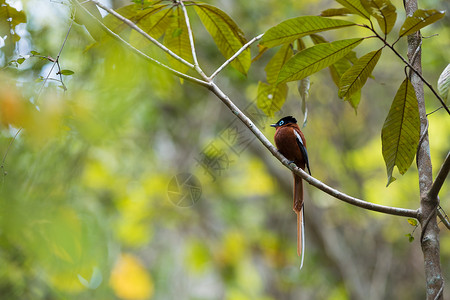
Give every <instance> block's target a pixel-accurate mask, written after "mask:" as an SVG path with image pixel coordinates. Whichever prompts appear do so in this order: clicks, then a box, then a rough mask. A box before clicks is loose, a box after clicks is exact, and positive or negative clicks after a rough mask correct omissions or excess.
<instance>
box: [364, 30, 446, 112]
mask: <svg viewBox="0 0 450 300" xmlns="http://www.w3.org/2000/svg"><path fill="white" fill-rule="evenodd" d="M362 27H365V28H367V29H369V30H370V31H372V32H373V33H374V34H375V35H376V36H377V37H378V39H380V40H381V41H383V43H384V44H385V45H386V46H388V47H389V48H390V49H391V50H392V51H393V52H394V53H395V55H397V57H398V58H400V59H401V60H402V61H403V63H404V64H406V65H407V66H408V68H409V69H410V70H412V71H413V72H414V73H416V74H417V76H419V78H420V79H421V80H422V82H423V83H424V84H425V85H426V86H427V87H428V88H429V89H430V90H431V92H432V93H433V94H434V96H435V97H436V98H437V99H438V100H439V102H441V104H442V106H443V107H444V109H445V110H446V111H447V113H448V114H449V115H450V109H449V108H448V107H447V106H446V105H445V103H444V100H443V99H442V98H441V96H439V94H438V93H437V92H436V90H435V89H434V88H433V86H432V85H431V84H430V83H429V82H428V81H427V80H426V79H425V78H424V77H423V76H422V74H421V73H420V72H419V71H417V70H416V69H415V68H414V67H413V66H412V64H411V63H409V62H408V61H407V60H406V59H405V58H404V57H403V56H402V55H401V54H400V53H398V52H397V50H395V48H394V45H395V42H394V43H393V44H392V45H391V44H389V43H388V42H387V41H386V39H383V37H381V36H380V35H379V34H378V33H377V32H376V31H375V30H374V29H373V28H370V27H369V26H367V25H363V26H362ZM419 48H420V47H419ZM416 51H417V50H416ZM414 55H415V54H414Z"/></svg>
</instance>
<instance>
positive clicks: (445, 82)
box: [437, 64, 450, 103]
mask: <svg viewBox="0 0 450 300" xmlns="http://www.w3.org/2000/svg"><path fill="white" fill-rule="evenodd" d="M449 87H450V64H448V65H447V67H446V68H445V69H444V71H443V72H442V73H441V75H440V76H439V79H438V83H437V90H438V93H439V95H440V96H441V97H442V99H443V100H444V103H447V97H448V90H449Z"/></svg>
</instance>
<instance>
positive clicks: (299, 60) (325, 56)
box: [277, 38, 364, 83]
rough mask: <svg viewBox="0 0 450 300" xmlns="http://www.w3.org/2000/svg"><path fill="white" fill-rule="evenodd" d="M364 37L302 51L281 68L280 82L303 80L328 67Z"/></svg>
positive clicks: (319, 45) (320, 45)
mask: <svg viewBox="0 0 450 300" xmlns="http://www.w3.org/2000/svg"><path fill="white" fill-rule="evenodd" d="M363 40H364V39H363V38H356V39H348V40H339V41H335V42H332V43H326V44H325V43H323V44H318V45H315V46H312V47H310V48H307V49H305V50H303V51H300V52H299V53H297V54H296V55H294V56H293V57H292V58H291V59H289V60H288V61H287V62H286V63H285V64H284V66H283V68H282V69H281V70H280V73H279V75H278V80H277V82H278V83H282V82H288V81H294V80H301V79H303V78H305V77H307V76H309V75H311V74H313V73H316V72H317V71H319V70H321V69H323V68H326V67H328V66H330V65H332V64H334V63H335V62H336V61H338V60H339V59H340V58H342V57H344V56H345V55H347V54H348V53H349V52H350V51H351V50H352V49H353V48H355V47H356V46H357V45H359V44H360V43H361V42H362V41H363Z"/></svg>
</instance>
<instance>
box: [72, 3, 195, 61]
mask: <svg viewBox="0 0 450 300" xmlns="http://www.w3.org/2000/svg"><path fill="white" fill-rule="evenodd" d="M90 1H91V2H92V3H94V4H95V5H97V6H98V7H100V8H102V9H104V10H105V11H107V12H108V13H110V14H111V15H113V16H114V17H116V18H117V19H119V20H121V21H122V22H124V23H125V24H127V25H128V26H129V27H130V28H132V29H134V30H136V31H137V32H139V33H140V34H141V35H143V36H144V37H145V38H146V39H148V40H149V41H151V42H152V43H153V44H155V45H156V46H158V47H159V48H160V49H162V50H163V51H164V52H166V53H167V54H169V55H170V56H172V57H173V58H175V59H176V60H178V61H179V62H181V63H183V64H185V65H186V66H188V67H190V68H192V69H194V65H193V64H191V63H190V62H188V61H186V60H184V59H183V58H181V57H180V56H178V55H177V54H175V53H174V52H172V50H170V49H169V48H167V47H166V46H164V45H163V44H161V43H160V42H158V41H157V40H156V39H154V38H153V37H151V36H150V35H149V34H148V33H147V32H145V31H144V30H142V29H141V28H139V27H138V26H137V25H136V24H134V23H133V22H132V21H131V20H129V19H127V18H125V17H124V16H122V15H120V14H118V13H116V12H115V11H114V10H112V9H111V8H109V7H107V6H106V5H103V4H102V3H100V2H98V1H96V0H90ZM75 2H77V4H78V5H79V6H81V7H83V8H84V6H82V5H80V4H79V3H78V1H77V0H75ZM85 10H86V9H85ZM96 19H97V18H96Z"/></svg>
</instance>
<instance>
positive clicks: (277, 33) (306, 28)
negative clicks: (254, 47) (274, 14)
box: [261, 16, 356, 48]
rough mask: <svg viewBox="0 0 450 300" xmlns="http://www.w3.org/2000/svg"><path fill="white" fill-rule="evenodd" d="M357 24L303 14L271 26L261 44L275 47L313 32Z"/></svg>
mask: <svg viewBox="0 0 450 300" xmlns="http://www.w3.org/2000/svg"><path fill="white" fill-rule="evenodd" d="M353 25H356V24H355V23H353V22H349V21H344V20H337V19H330V18H324V17H319V16H303V17H297V18H293V19H289V20H286V21H284V22H281V23H280V24H278V25H276V26H274V27H272V28H270V29H269V30H267V32H266V33H265V34H264V36H263V38H262V40H261V44H262V45H264V46H266V47H269V48H271V47H275V46H278V45H281V44H286V43H291V42H292V41H294V40H296V39H298V38H300V37H302V36H306V35H310V34H312V33H316V32H321V31H326V30H331V29H338V28H343V27H348V26H353Z"/></svg>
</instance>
